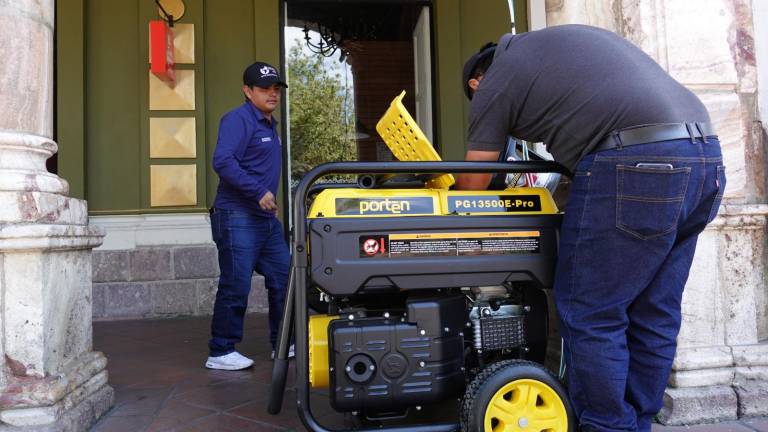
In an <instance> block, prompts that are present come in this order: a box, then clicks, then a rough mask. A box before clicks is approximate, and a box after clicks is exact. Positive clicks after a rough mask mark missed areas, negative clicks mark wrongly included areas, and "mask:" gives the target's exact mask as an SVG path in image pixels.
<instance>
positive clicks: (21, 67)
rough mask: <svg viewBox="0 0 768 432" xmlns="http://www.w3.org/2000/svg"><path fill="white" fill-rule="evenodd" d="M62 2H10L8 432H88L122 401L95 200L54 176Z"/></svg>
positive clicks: (4, 98) (5, 268)
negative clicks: (111, 380)
mask: <svg viewBox="0 0 768 432" xmlns="http://www.w3.org/2000/svg"><path fill="white" fill-rule="evenodd" d="M53 16H54V1H53V0H0V41H2V43H0V58H2V59H3V65H2V66H0V431H16V430H19V431H22V430H23V431H32V430H34V431H57V432H59V431H84V430H87V429H88V428H89V427H90V426H91V425H92V424H93V423H94V421H95V419H97V418H98V417H99V416H100V415H101V414H102V413H104V412H105V411H106V410H107V409H109V407H110V406H111V405H112V402H113V398H114V395H113V391H112V388H111V387H109V386H108V385H107V372H106V369H105V367H106V358H105V357H104V355H103V354H101V353H98V352H94V351H93V350H92V326H91V249H92V248H94V247H96V246H98V245H100V244H101V241H102V237H103V233H102V231H101V230H100V229H98V228H95V227H90V226H89V225H88V210H87V207H86V203H85V201H81V200H77V199H73V198H69V197H67V192H68V185H67V182H66V181H64V180H63V179H61V178H59V177H58V176H56V175H54V174H50V173H48V172H47V171H46V168H45V161H46V159H48V158H49V157H51V156H52V155H53V154H54V153H55V152H56V150H57V145H56V143H55V142H54V141H52V139H51V138H52V132H53V131H52V129H53V128H52V125H53V22H54V18H53Z"/></svg>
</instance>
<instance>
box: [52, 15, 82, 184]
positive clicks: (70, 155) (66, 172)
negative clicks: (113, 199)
mask: <svg viewBox="0 0 768 432" xmlns="http://www.w3.org/2000/svg"><path fill="white" fill-rule="evenodd" d="M84 7H85V5H84V4H83V0H70V1H68V2H64V1H57V2H56V34H57V38H56V51H57V53H66V56H61V55H59V56H57V57H56V83H55V88H56V106H55V111H56V137H55V139H56V140H57V143H58V144H59V152H58V166H59V176H61V177H62V178H64V179H66V180H67V181H68V182H69V195H70V196H72V197H76V198H81V199H82V198H84V197H85V82H84V80H83V76H84V74H85V43H84V42H85V39H84V35H85V32H84V30H85V28H84V26H85V11H84Z"/></svg>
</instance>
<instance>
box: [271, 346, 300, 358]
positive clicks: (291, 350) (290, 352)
mask: <svg viewBox="0 0 768 432" xmlns="http://www.w3.org/2000/svg"><path fill="white" fill-rule="evenodd" d="M294 348H295V347H294V346H293V344H291V346H290V347H289V348H288V358H289V359H292V358H294V357H296V351H295V349H294ZM275 355H276V353H275V350H272V360H274V359H275Z"/></svg>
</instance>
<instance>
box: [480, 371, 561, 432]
mask: <svg viewBox="0 0 768 432" xmlns="http://www.w3.org/2000/svg"><path fill="white" fill-rule="evenodd" d="M485 430H486V431H493V432H512V431H535V432H544V431H553V432H554V431H566V430H568V418H567V417H566V415H565V404H564V403H563V401H562V400H561V399H560V396H558V395H557V393H556V392H555V391H554V390H553V389H552V387H550V386H548V385H546V384H544V383H543V382H541V381H537V380H532V379H521V380H516V381H512V382H511V383H509V384H507V385H505V386H503V387H502V388H500V389H499V391H497V392H496V394H494V395H493V396H492V397H491V401H490V403H489V404H488V408H487V409H486V410H485Z"/></svg>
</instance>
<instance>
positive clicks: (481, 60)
mask: <svg viewBox="0 0 768 432" xmlns="http://www.w3.org/2000/svg"><path fill="white" fill-rule="evenodd" d="M495 52H496V44H495V43H493V42H488V43H487V44H485V45H483V46H482V47H480V49H479V50H478V51H477V52H476V53H474V54H472V56H471V57H470V58H469V59H467V61H466V62H465V63H464V70H463V73H462V79H463V83H462V84H463V87H464V93H465V94H466V95H467V97H468V98H469V99H470V100H472V89H470V88H469V84H468V81H469V80H470V79H472V78H477V77H479V76H480V75H483V74H485V73H486V72H488V69H490V67H491V64H492V63H493V54H494V53H495Z"/></svg>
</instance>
